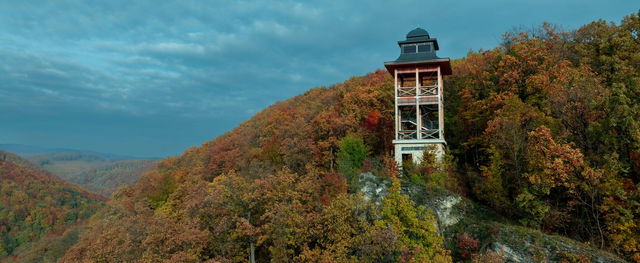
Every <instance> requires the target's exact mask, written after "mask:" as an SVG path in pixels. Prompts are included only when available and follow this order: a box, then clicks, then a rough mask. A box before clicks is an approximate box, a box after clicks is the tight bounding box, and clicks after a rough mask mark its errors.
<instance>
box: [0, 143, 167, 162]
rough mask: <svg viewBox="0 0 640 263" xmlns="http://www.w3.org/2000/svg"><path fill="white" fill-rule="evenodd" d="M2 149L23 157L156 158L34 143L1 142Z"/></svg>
mask: <svg viewBox="0 0 640 263" xmlns="http://www.w3.org/2000/svg"><path fill="white" fill-rule="evenodd" d="M0 150H3V151H7V152H10V153H14V154H17V155H19V156H22V157H30V156H34V155H43V154H51V153H83V154H91V155H97V156H100V157H102V158H105V159H110V160H130V159H155V158H149V157H135V156H130V155H122V154H113V153H103V152H95V151H88V150H78V149H70V148H47V147H41V146H34V145H25V144H11V143H8V144H0Z"/></svg>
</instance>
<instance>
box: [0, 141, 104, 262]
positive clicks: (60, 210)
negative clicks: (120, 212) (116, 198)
mask: <svg viewBox="0 0 640 263" xmlns="http://www.w3.org/2000/svg"><path fill="white" fill-rule="evenodd" d="M21 165H26V166H21ZM29 165H31V164H30V163H29V162H28V161H26V160H24V159H21V158H20V157H18V156H16V155H13V154H10V153H6V152H2V153H0V261H7V260H8V261H11V260H12V259H13V258H14V257H16V256H23V254H22V253H26V254H29V252H28V251H29V250H30V249H32V246H33V245H34V244H40V245H41V246H45V247H46V248H49V249H52V248H55V249H56V251H48V252H47V250H46V249H45V251H44V252H43V253H41V254H40V255H34V256H35V257H32V258H34V259H37V261H35V262H41V261H42V260H45V259H47V258H45V257H50V258H48V259H49V260H46V261H47V262H51V260H55V258H57V257H60V256H61V255H62V254H63V253H64V251H65V250H66V249H67V248H68V247H69V246H71V245H73V244H74V243H75V242H77V234H76V237H75V240H67V243H66V244H65V243H62V242H57V243H55V244H41V243H38V242H40V240H41V239H42V238H46V239H48V240H49V241H51V240H56V241H62V240H64V238H63V239H60V240H58V239H56V237H57V236H63V235H62V234H63V233H64V232H65V231H67V230H69V229H73V228H76V227H77V225H78V224H81V223H82V222H84V221H85V220H86V219H87V218H89V217H90V216H91V215H93V214H94V213H95V212H96V211H97V210H98V209H99V208H100V207H102V205H103V201H104V200H103V199H102V198H101V197H100V196H98V195H95V194H91V193H89V192H87V191H85V190H83V189H81V188H79V187H77V186H74V185H71V184H69V183H66V182H64V181H62V180H61V179H58V178H56V177H54V176H51V175H48V174H44V173H42V172H40V171H37V170H34V169H33V167H29ZM65 245H66V247H64V246H65ZM62 247H64V248H62ZM51 252H53V253H51ZM56 253H57V254H56ZM3 259H4V260H3ZM18 262H24V261H23V260H19V261H18Z"/></svg>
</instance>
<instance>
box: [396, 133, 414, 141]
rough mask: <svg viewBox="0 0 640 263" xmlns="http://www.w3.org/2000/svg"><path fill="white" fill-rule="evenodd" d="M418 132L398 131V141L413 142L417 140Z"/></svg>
mask: <svg viewBox="0 0 640 263" xmlns="http://www.w3.org/2000/svg"><path fill="white" fill-rule="evenodd" d="M417 136H418V131H398V139H400V140H413V139H417V138H418V137H417Z"/></svg>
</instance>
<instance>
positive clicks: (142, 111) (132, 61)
mask: <svg viewBox="0 0 640 263" xmlns="http://www.w3.org/2000/svg"><path fill="white" fill-rule="evenodd" d="M556 2H557V1H535V3H536V4H532V3H520V2H518V3H516V2H513V1H471V0H467V1H455V2H453V1H451V2H447V1H405V0H399V1H304V2H295V1H278V2H276V1H150V0H148V1H123V0H111V1H80V0H76V1H73V0H60V1H12V2H9V1H7V2H3V3H0V61H2V62H1V63H0V143H24V144H36V145H41V146H52V147H68V148H69V147H75V148H83V149H91V150H96V151H107V152H115V153H122V154H132V155H143V156H166V155H173V154H177V153H179V152H180V151H181V150H183V149H184V148H186V147H188V146H191V145H196V144H199V143H201V142H203V141H206V140H210V139H212V138H213V137H215V136H217V135H219V134H221V133H222V132H224V131H226V130H229V129H231V128H232V127H233V126H235V125H237V124H238V123H239V122H241V121H243V120H246V119H247V118H249V117H250V116H251V115H253V114H254V113H255V112H256V111H258V110H260V109H262V108H264V107H265V106H267V105H269V104H272V103H274V102H275V101H277V100H282V99H285V98H287V97H290V96H293V95H296V94H299V93H301V92H303V91H304V90H306V89H309V88H311V87H314V86H320V85H330V84H332V83H335V82H339V81H342V80H344V79H346V78H348V77H350V76H353V75H359V74H364V73H366V72H369V71H372V70H375V69H376V68H380V67H381V66H382V62H384V61H387V60H393V59H395V58H396V56H397V52H398V49H397V47H396V46H395V41H397V40H399V39H401V38H403V37H404V34H405V33H406V31H408V30H410V29H412V28H414V27H416V26H422V27H425V28H426V29H427V30H429V32H430V33H432V35H433V36H435V37H437V38H439V41H440V46H441V49H442V51H441V52H440V55H441V56H451V57H461V56H464V54H465V53H466V52H467V51H468V50H470V49H478V48H492V47H493V46H495V45H496V44H497V43H498V42H499V38H500V35H501V34H502V33H503V32H504V31H507V30H509V29H510V28H512V27H513V26H519V25H524V26H533V25H538V24H540V23H542V22H543V21H550V22H553V23H559V24H562V25H565V26H566V27H568V28H573V27H576V26H578V25H580V24H583V23H587V22H589V21H592V20H594V19H597V18H604V19H609V20H616V21H617V20H619V19H620V18H621V17H622V16H623V15H626V14H628V13H631V12H634V11H637V10H634V9H633V8H637V7H636V6H633V2H634V1H613V2H615V3H611V2H607V3H605V2H603V1H586V2H585V1H575V0H574V1H565V2H563V3H556Z"/></svg>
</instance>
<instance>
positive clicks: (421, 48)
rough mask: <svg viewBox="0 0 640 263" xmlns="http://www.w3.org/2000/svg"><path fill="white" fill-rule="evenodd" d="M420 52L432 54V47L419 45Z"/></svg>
mask: <svg viewBox="0 0 640 263" xmlns="http://www.w3.org/2000/svg"><path fill="white" fill-rule="evenodd" d="M418 52H431V45H430V44H419V45H418Z"/></svg>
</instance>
